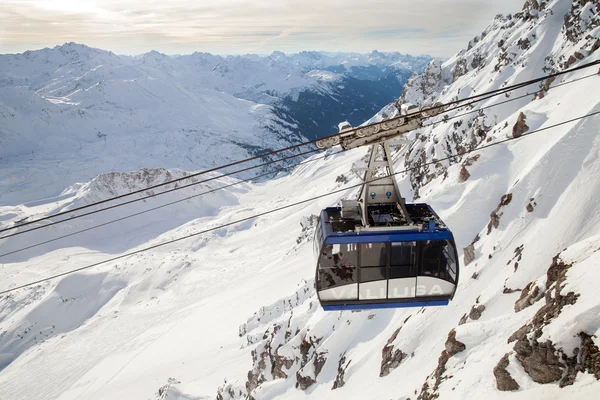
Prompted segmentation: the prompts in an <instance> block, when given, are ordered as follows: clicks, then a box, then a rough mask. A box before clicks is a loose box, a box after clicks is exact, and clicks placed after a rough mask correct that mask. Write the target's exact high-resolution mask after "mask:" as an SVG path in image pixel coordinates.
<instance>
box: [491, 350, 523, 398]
mask: <svg viewBox="0 0 600 400" xmlns="http://www.w3.org/2000/svg"><path fill="white" fill-rule="evenodd" d="M508 355H509V353H506V354H505V355H504V357H502V358H501V359H500V361H499V362H498V365H496V367H494V376H495V377H496V387H497V388H498V390H501V391H503V392H510V391H513V390H518V389H519V384H518V383H517V381H515V380H514V379H513V377H512V376H511V375H510V373H509V372H508V371H507V370H506V367H508Z"/></svg>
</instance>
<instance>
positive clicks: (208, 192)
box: [0, 150, 345, 258]
mask: <svg viewBox="0 0 600 400" xmlns="http://www.w3.org/2000/svg"><path fill="white" fill-rule="evenodd" d="M344 151H345V150H341V151H337V152H335V153H331V154H325V155H323V156H320V157H316V158H311V159H309V160H305V161H302V162H300V163H297V164H294V165H288V166H285V167H282V169H293V168H297V167H299V166H301V165H304V164H308V163H312V162H315V161H318V160H322V159H323V158H327V157H329V156H333V155H336V154H339V153H343V152H344ZM272 174H273V172H266V173H264V174H261V175H257V176H253V177H252V178H248V179H244V180H240V181H236V182H233V183H230V184H228V185H225V186H220V187H218V188H214V189H211V190H208V191H206V192H202V193H198V194H195V195H193V196H188V197H185V198H182V199H179V200H175V201H172V202H169V203H165V204H162V205H160V206H156V207H152V208H149V209H147V210H143V211H140V212H136V213H134V214H130V215H126V216H124V217H121V218H117V219H114V220H112V221H108V222H104V223H102V224H99V225H94V226H91V227H89V228H85V229H81V230H79V231H76V232H72V233H68V234H66V235H63V236H59V237H56V238H52V239H48V240H45V241H43V242H39V243H36V244H32V245H29V246H27V247H22V248H19V249H17V250H13V251H10V252H8V253H4V254H0V258H2V257H6V256H10V255H12V254H16V253H20V252H22V251H25V250H29V249H33V248H35V247H39V246H43V245H45V244H48V243H52V242H56V241H57V240H61V239H65V238H68V237H71V236H76V235H78V234H81V233H84V232H88V231H91V230H94V229H97V228H101V227H103V226H107V225H110V224H114V223H116V222H121V221H124V220H126V219H129V218H133V217H137V216H138V215H142V214H146V213H148V212H151V211H156V210H158V209H161V208H164V207H168V206H171V205H174V204H178V203H182V202H184V201H188V200H191V199H194V198H197V197H200V196H204V195H206V194H210V193H214V192H216V191H219V190H221V189H227V188H229V187H232V186H236V185H241V184H242V183H246V182H250V181H252V180H254V179H258V178H262V177H264V176H268V175H272Z"/></svg>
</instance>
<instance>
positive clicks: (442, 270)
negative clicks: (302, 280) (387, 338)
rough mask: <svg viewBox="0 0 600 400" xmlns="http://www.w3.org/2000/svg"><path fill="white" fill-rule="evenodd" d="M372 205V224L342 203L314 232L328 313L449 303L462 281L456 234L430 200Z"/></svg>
mask: <svg viewBox="0 0 600 400" xmlns="http://www.w3.org/2000/svg"><path fill="white" fill-rule="evenodd" d="M405 209H406V212H407V214H408V215H409V216H410V219H411V220H412V224H410V225H407V224H406V222H405V221H403V220H402V217H401V216H402V214H401V213H398V212H397V211H398V210H397V208H396V206H395V205H393V204H387V205H385V204H384V205H379V206H369V215H368V222H369V224H368V227H367V228H365V227H364V226H363V224H362V223H361V220H360V219H359V218H356V216H355V217H354V218H353V217H352V216H350V217H348V215H344V217H345V218H344V217H343V214H344V212H343V211H342V207H331V208H327V209H325V210H323V211H322V212H321V216H320V219H319V223H318V226H317V229H316V231H315V240H314V243H315V251H316V252H317V254H318V264H317V273H316V277H315V281H316V287H317V294H318V297H319V301H320V303H321V305H322V307H323V308H324V309H325V310H326V311H328V310H329V311H333V310H353V309H372V308H396V307H423V306H441V305H447V304H448V302H449V300H451V299H452V297H453V296H454V293H455V291H456V285H457V283H458V262H457V260H458V254H457V252H456V245H455V244H454V238H453V236H452V232H450V230H449V229H448V228H447V227H446V225H445V224H444V223H443V222H442V221H441V219H440V218H439V217H438V216H437V214H436V213H435V212H434V211H433V210H432V208H431V207H430V206H428V205H427V204H405Z"/></svg>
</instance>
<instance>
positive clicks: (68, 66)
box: [0, 43, 431, 203]
mask: <svg viewBox="0 0 600 400" xmlns="http://www.w3.org/2000/svg"><path fill="white" fill-rule="evenodd" d="M430 60H431V58H430V57H427V56H417V57H415V56H410V55H405V54H400V53H381V52H377V51H373V52H372V53H369V54H354V53H323V52H302V53H298V54H291V55H286V54H284V53H281V52H275V53H273V54H271V55H269V56H258V55H244V56H218V55H212V54H208V53H193V54H191V55H177V56H167V55H164V54H161V53H158V52H156V51H151V52H149V53H146V54H143V55H140V56H122V55H116V54H114V53H112V52H109V51H104V50H99V49H94V48H90V47H87V46H84V45H81V44H76V43H67V44H64V45H62V46H57V47H54V48H52V49H49V48H46V49H42V50H36V51H27V52H25V53H23V54H15V55H0V162H2V163H5V165H9V166H10V168H12V169H11V170H10V171H11V172H9V173H13V172H15V171H20V172H17V176H22V175H23V174H22V172H23V170H24V169H25V170H27V171H29V172H26V173H27V174H29V173H33V174H36V178H35V179H32V180H30V181H29V182H33V181H37V182H38V183H39V182H42V187H41V190H42V192H43V195H44V196H55V195H57V194H58V193H60V191H62V190H63V189H64V188H65V183H67V184H72V183H75V182H78V181H84V180H85V181H87V180H90V179H93V178H94V177H95V176H97V175H99V174H101V173H105V172H111V171H123V170H135V169H139V168H142V167H167V168H182V169H186V170H194V169H199V168H206V167H209V166H215V165H220V164H223V163H225V162H226V161H227V160H232V159H242V158H246V157H248V156H249V155H255V154H258V153H262V152H264V151H267V150H269V149H275V148H280V147H284V146H286V145H289V144H290V143H297V142H298V141H301V140H305V139H306V138H310V139H312V138H316V137H319V136H323V135H327V134H331V133H332V132H335V129H336V126H337V123H338V122H340V121H342V120H345V119H348V120H349V121H350V122H351V123H352V124H360V123H362V122H364V121H365V120H366V119H368V118H370V117H371V116H372V115H373V114H374V113H376V112H377V111H378V110H379V109H381V107H383V106H385V105H386V104H387V103H389V102H390V101H392V100H394V99H395V98H397V96H398V94H399V93H400V91H401V88H402V85H403V84H404V82H405V81H406V80H407V79H408V78H409V77H410V76H411V75H412V74H413V73H414V72H415V71H417V72H420V71H421V70H422V69H423V68H424V67H425V65H426V64H427V63H428V62H429V61H430ZM216 147H218V148H219V149H220V151H219V152H212V151H209V149H214V148H216ZM29 159H32V160H36V161H34V162H33V163H31V162H30V161H31V160H29ZM24 160H26V161H27V163H26V164H27V165H24V164H21V163H20V162H21V161H24ZM67 160H69V165H71V166H72V165H73V164H70V163H75V165H78V167H77V168H71V167H69V168H68V169H62V166H63V165H66V164H65V162H66V161H67ZM32 165H38V166H40V165H44V167H43V168H34V169H33V171H32V170H31V167H32ZM5 171H7V169H5ZM40 171H43V172H41V173H42V175H39V176H37V174H38V173H40ZM55 175H57V176H60V178H55V177H54V176H55ZM42 176H43V177H42ZM64 176H69V177H70V178H68V179H67V182H65V181H64ZM0 182H6V180H5V179H0ZM55 184H56V185H55ZM0 189H2V190H0V192H1V193H2V194H0V202H5V201H6V202H8V203H13V202H15V201H16V202H21V201H29V200H31V199H33V198H34V196H28V195H27V193H28V189H27V183H25V187H21V189H20V193H19V195H18V196H16V197H12V195H10V193H11V191H12V188H8V187H5V186H3V183H0ZM39 189H40V188H36V189H35V191H38V190H39ZM39 195H40V193H39V192H38V193H37V196H39ZM7 197H8V198H7Z"/></svg>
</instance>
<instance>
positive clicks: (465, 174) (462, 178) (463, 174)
mask: <svg viewBox="0 0 600 400" xmlns="http://www.w3.org/2000/svg"><path fill="white" fill-rule="evenodd" d="M470 176H471V174H470V173H469V171H467V169H466V168H465V167H464V166H463V167H462V168H461V169H460V173H459V179H460V181H461V182H465V181H466V180H467V179H469V177H470Z"/></svg>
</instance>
